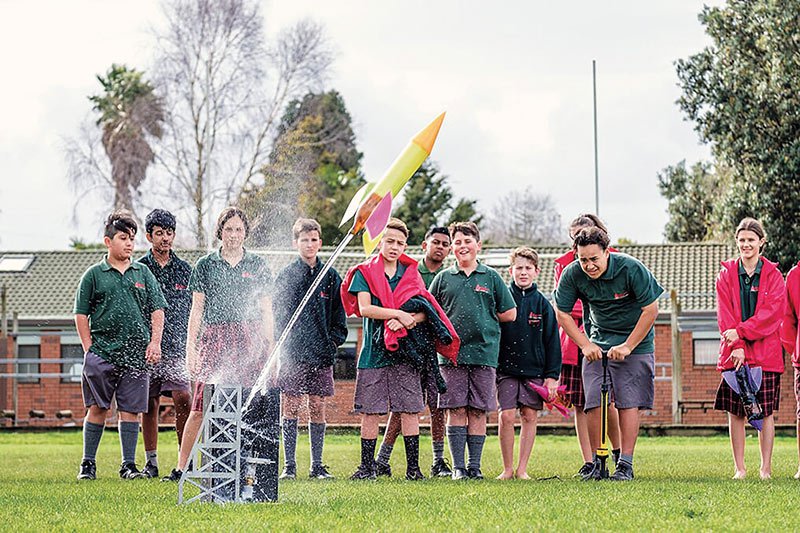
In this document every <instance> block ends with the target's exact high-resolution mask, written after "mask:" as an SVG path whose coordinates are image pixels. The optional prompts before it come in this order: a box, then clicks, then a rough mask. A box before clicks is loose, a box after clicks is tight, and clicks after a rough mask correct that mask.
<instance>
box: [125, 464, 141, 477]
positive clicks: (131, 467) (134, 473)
mask: <svg viewBox="0 0 800 533" xmlns="http://www.w3.org/2000/svg"><path fill="white" fill-rule="evenodd" d="M119 477H121V478H122V479H141V478H143V477H145V476H144V474H142V473H141V472H139V469H138V468H136V463H122V464H121V465H120V467H119Z"/></svg>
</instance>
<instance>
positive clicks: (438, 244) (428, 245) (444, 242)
mask: <svg viewBox="0 0 800 533" xmlns="http://www.w3.org/2000/svg"><path fill="white" fill-rule="evenodd" d="M422 250H423V251H424V252H425V258H426V259H428V260H430V261H434V262H436V263H441V262H443V261H444V260H445V259H446V258H447V254H449V253H450V236H449V235H445V234H443V233H434V234H433V235H431V236H430V237H428V239H427V240H425V241H422Z"/></svg>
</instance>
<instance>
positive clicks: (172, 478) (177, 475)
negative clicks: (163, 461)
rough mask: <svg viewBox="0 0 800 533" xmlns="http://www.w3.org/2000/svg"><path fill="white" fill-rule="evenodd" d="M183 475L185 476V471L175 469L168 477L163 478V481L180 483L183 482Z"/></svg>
mask: <svg viewBox="0 0 800 533" xmlns="http://www.w3.org/2000/svg"><path fill="white" fill-rule="evenodd" d="M182 475H183V471H182V470H178V469H177V468H173V469H172V472H170V473H169V475H168V476H164V477H162V478H161V481H165V482H166V481H174V482H176V483H177V482H178V481H180V480H181V476H182Z"/></svg>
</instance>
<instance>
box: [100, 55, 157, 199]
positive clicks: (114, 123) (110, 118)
mask: <svg viewBox="0 0 800 533" xmlns="http://www.w3.org/2000/svg"><path fill="white" fill-rule="evenodd" d="M97 80H98V81H99V82H100V84H101V85H102V86H103V93H102V94H99V95H95V96H90V97H89V100H91V101H92V103H94V107H93V109H94V110H95V111H98V112H100V118H99V119H98V120H97V125H98V126H102V128H103V136H102V142H103V148H105V151H106V154H107V155H108V158H109V160H110V161H111V183H112V185H113V187H114V209H129V210H133V199H134V195H135V194H136V193H137V192H138V189H139V187H140V186H141V184H142V182H143V181H144V179H145V175H146V173H147V167H148V166H149V165H150V163H152V162H153V159H154V155H155V154H154V153H153V149H152V148H151V146H150V139H149V138H148V134H149V135H151V136H153V137H156V138H159V139H160V138H161V134H162V130H161V125H162V123H163V121H164V108H163V104H162V101H161V99H160V98H158V96H156V94H155V93H154V90H153V86H152V85H150V83H149V82H147V81H145V80H143V79H142V73H141V72H139V71H137V70H135V69H129V68H128V67H126V66H125V65H117V64H112V65H111V68H110V69H109V70H108V72H107V73H106V76H105V77H103V76H97Z"/></svg>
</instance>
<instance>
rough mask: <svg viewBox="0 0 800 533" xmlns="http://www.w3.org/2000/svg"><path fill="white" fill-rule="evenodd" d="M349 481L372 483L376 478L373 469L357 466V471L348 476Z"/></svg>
mask: <svg viewBox="0 0 800 533" xmlns="http://www.w3.org/2000/svg"><path fill="white" fill-rule="evenodd" d="M350 479H351V480H353V481H360V480H370V481H374V480H376V479H378V476H377V475H375V468H370V467H368V466H364V465H358V469H356V471H355V472H354V473H353V475H352V476H350Z"/></svg>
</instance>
